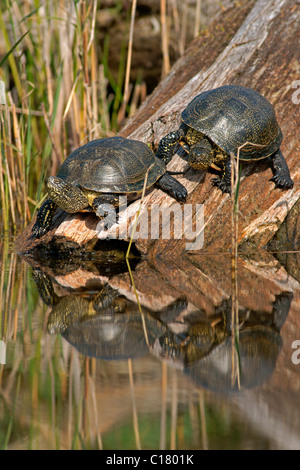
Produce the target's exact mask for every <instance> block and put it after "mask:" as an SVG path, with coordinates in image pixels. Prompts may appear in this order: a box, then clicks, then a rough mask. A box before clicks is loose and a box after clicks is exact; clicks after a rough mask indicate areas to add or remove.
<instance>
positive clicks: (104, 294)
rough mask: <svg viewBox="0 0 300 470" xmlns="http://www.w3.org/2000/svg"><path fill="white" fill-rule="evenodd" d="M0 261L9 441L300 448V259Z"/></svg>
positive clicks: (0, 367) (45, 445)
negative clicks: (235, 305) (234, 272)
mask: <svg viewBox="0 0 300 470" xmlns="http://www.w3.org/2000/svg"><path fill="white" fill-rule="evenodd" d="M295 256H296V255H295ZM297 256H298V255H297ZM295 259H296V258H294V260H295ZM1 261H2V265H1V280H0V282H1V291H0V292H1V311H2V315H1V329H0V331H1V343H0V345H1V349H0V358H1V364H0V390H1V400H0V404H1V408H0V409H1V412H0V416H1V427H0V445H1V448H2V449H33V450H35V449H106V450H110V449H114V450H117V449H120V450H121V449H177V450H184V449H299V448H300V410H299V405H298V403H299V389H300V376H299V371H300V364H298V363H297V362H298V357H299V359H300V354H299V356H297V344H298V343H295V341H297V340H300V327H299V318H298V317H299V306H300V296H299V293H300V285H299V278H298V279H297V269H294V268H293V271H292V272H293V276H292V275H291V274H289V272H288V271H289V269H288V266H285V267H283V265H281V264H280V262H279V261H278V259H276V258H275V257H274V256H272V255H270V254H265V253H264V254H262V256H256V257H255V258H254V259H251V258H249V257H248V258H246V257H241V258H240V259H239V264H238V288H239V290H238V301H239V319H238V322H239V330H238V337H237V338H236V340H235V342H234V341H233V337H232V335H231V332H232V329H231V328H232V324H231V318H232V317H231V312H232V302H231V279H230V270H231V261H230V257H228V255H222V256H221V255H218V256H217V255H205V254H198V255H195V256H191V257H190V258H189V260H184V262H183V261H179V260H174V266H170V264H168V263H170V261H168V263H165V262H164V261H163V260H159V261H158V262H157V265H156V266H150V265H149V264H148V263H147V261H145V260H138V261H137V260H134V261H132V263H131V265H129V267H130V270H132V271H129V270H128V269H129V268H128V266H127V264H126V263H125V262H124V260H121V261H120V262H118V265H117V267H116V269H115V270H111V269H110V268H108V266H109V264H108V263H107V260H106V261H105V262H103V263H101V260H100V261H99V256H97V257H96V259H94V258H92V259H89V260H86V259H85V260H82V259H77V260H68V262H66V260H56V261H54V262H53V261H52V262H46V263H45V265H44V266H41V265H40V264H36V265H35V263H34V262H33V261H32V260H25V259H22V258H21V257H19V256H18V255H17V254H15V253H14V250H13V243H9V244H7V243H4V242H2V245H1ZM75 261H76V262H75ZM187 263H189V264H187ZM131 266H132V267H131ZM170 273H171V274H170ZM299 344H300V343H299ZM298 348H299V346H298Z"/></svg>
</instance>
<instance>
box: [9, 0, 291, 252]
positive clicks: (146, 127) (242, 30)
mask: <svg viewBox="0 0 300 470" xmlns="http://www.w3.org/2000/svg"><path fill="white" fill-rule="evenodd" d="M240 3H241V7H240V9H239V7H236V8H232V9H230V10H229V11H227V13H226V15H225V16H224V18H223V19H222V18H220V22H219V24H218V26H219V27H217V25H215V26H214V29H213V30H211V29H208V30H207V32H206V35H207V36H205V37H204V38H203V36H200V37H199V38H197V39H196V40H195V41H194V42H193V43H192V44H191V46H190V47H189V49H188V50H187V51H186V54H185V57H184V58H182V59H181V60H180V61H179V63H177V64H175V66H174V68H173V69H172V71H171V73H170V76H169V77H167V78H166V80H165V81H164V82H162V84H161V85H160V86H159V87H158V89H157V90H156V91H155V92H154V94H153V97H152V98H151V97H150V98H149V100H148V101H147V103H146V104H145V105H144V106H143V108H142V109H141V110H140V111H139V112H138V113H137V115H136V117H133V118H132V119H131V120H130V121H129V122H128V123H127V124H126V125H125V126H124V128H123V129H122V131H121V132H120V134H121V135H123V136H125V137H130V138H134V139H139V140H142V141H144V142H147V143H148V144H151V146H152V148H153V149H154V150H155V149H156V148H157V145H158V142H159V140H160V139H161V138H162V137H163V136H164V135H166V134H167V133H168V132H170V131H171V130H174V129H176V128H177V127H178V125H179V123H180V114H181V111H182V110H183V108H184V107H185V106H186V105H187V104H188V103H189V102H190V101H191V100H192V99H193V98H194V97H195V96H196V95H197V94H199V93H200V92H202V91H204V90H208V89H211V88H215V87H218V86H221V85H224V84H238V85H243V86H248V87H251V88H254V89H256V90H257V91H259V92H260V93H261V94H263V95H264V96H265V97H266V98H267V99H268V100H269V101H270V102H271V103H272V104H273V105H274V107H275V110H276V114H277V118H278V121H279V124H280V127H281V129H282V132H283V136H284V140H283V144H282V146H281V149H282V152H283V154H284V156H285V158H286V161H287V163H288V166H289V168H290V172H291V177H292V179H293V180H294V183H295V186H294V188H293V189H291V190H288V191H281V190H280V189H274V184H273V183H272V182H269V179H270V177H271V176H272V175H271V171H270V170H269V168H268V167H267V165H266V163H265V162H259V163H256V164H255V165H253V164H250V165H247V167H245V168H244V169H243V171H242V176H241V184H240V190H239V214H240V215H239V224H238V244H239V246H240V248H241V249H242V248H243V249H245V248H247V247H249V246H250V247H251V248H252V247H255V249H257V248H262V247H265V246H266V245H267V243H268V242H269V241H270V240H271V238H272V237H273V235H274V234H275V233H276V232H277V230H278V228H279V226H280V225H281V223H282V221H283V220H284V218H285V217H286V215H287V213H288V212H289V211H290V210H291V208H292V207H293V205H294V204H295V203H296V202H297V200H298V199H299V196H300V189H299V178H300V170H299V168H298V152H299V142H298V139H297V135H298V129H299V125H300V113H299V98H298V95H297V84H298V82H297V78H298V76H299V56H298V47H297V46H298V44H299V40H300V28H299V24H300V5H298V4H295V2H293V1H289V0H273V1H272V2H269V1H266V0H258V1H256V2H240ZM246 4H247V5H246ZM231 25H232V28H231ZM224 30H225V31H228V30H230V31H232V30H234V34H233V35H232V34H229V35H228V36H226V35H224ZM205 40H206V41H207V44H205ZM221 45H222V48H223V50H222V51H221V50H220V46H221ZM216 51H218V53H217V54H216ZM210 57H213V61H212V60H209V58H210ZM206 59H207V61H206V63H204V62H205V60H206ZM208 64H209V65H208ZM176 84H177V85H176ZM186 169H187V163H186V161H185V159H184V153H183V152H181V153H180V152H178V154H177V155H176V156H175V157H174V158H173V160H172V161H171V163H170V164H169V165H168V170H170V171H175V172H182V171H185V170H186ZM176 178H178V180H179V181H180V182H182V183H183V184H184V185H185V186H186V188H187V189H188V192H189V197H188V200H187V204H189V205H191V206H193V207H197V206H196V205H197V204H198V205H199V206H200V205H202V206H203V207H204V223H203V225H202V226H201V227H200V228H199V230H198V233H197V235H198V236H199V235H200V232H202V233H203V230H204V239H203V246H202V245H201V246H200V248H202V250H204V251H208V252H218V251H223V252H224V251H228V250H230V248H231V238H230V236H228V234H229V233H230V232H231V213H232V202H231V198H230V197H229V196H228V195H223V194H222V193H221V192H220V191H219V190H218V189H216V188H213V187H212V185H211V175H210V174H209V173H202V172H200V171H195V170H192V169H188V171H187V172H185V173H184V175H180V176H179V175H178V176H176ZM154 204H155V205H157V206H162V207H163V210H165V209H168V210H169V209H170V208H171V209H172V207H174V201H173V200H172V199H171V198H170V197H168V196H166V195H165V193H163V192H161V191H159V190H153V191H151V193H150V194H148V195H146V197H145V198H144V200H143V203H142V207H141V212H140V216H141V217H143V216H144V217H145V219H142V220H146V221H147V220H148V219H147V217H148V216H147V213H148V210H149V208H150V207H151V206H153V205H154ZM139 208H140V201H136V202H135V203H133V204H131V205H130V206H129V207H128V209H127V211H128V212H126V211H125V213H124V215H125V216H124V219H123V221H122V219H121V221H120V224H119V229H120V230H121V231H122V233H127V235H126V236H125V237H124V239H126V238H127V239H128V238H130V234H131V233H132V232H131V231H127V232H126V230H127V226H128V225H127V224H128V218H127V217H126V216H127V215H128V216H129V219H130V217H131V221H132V222H134V220H135V217H136V211H137V210H138V209H139ZM198 215H199V213H198V214H197V211H194V214H193V222H194V223H195V224H196V222H197V217H198ZM32 223H34V220H33V222H32ZM97 224H98V219H97V217H96V216H95V215H94V214H72V215H70V214H66V213H64V212H63V211H61V210H58V211H57V214H56V216H55V218H54V221H53V227H52V229H51V231H50V232H48V233H47V234H46V235H45V236H44V237H42V238H41V239H40V240H34V239H31V238H30V232H31V227H32V224H30V225H29V226H28V227H27V229H26V230H25V231H24V233H23V234H22V235H21V236H20V237H19V239H18V240H17V244H16V248H17V251H19V252H21V253H24V252H26V251H29V250H31V249H33V248H34V247H36V246H38V245H40V244H44V245H45V244H47V243H49V241H50V240H52V239H53V238H57V239H60V240H61V241H62V242H63V244H65V243H71V244H72V243H75V244H78V245H79V246H86V245H87V244H90V243H92V244H93V243H96V241H97V240H98V238H99V230H97ZM122 224H123V225H122ZM142 225H143V226H142ZM146 225H147V224H140V227H137V232H136V233H137V234H138V237H137V239H136V240H135V244H136V246H137V247H138V248H139V250H140V251H142V252H143V253H147V254H148V256H149V258H156V257H157V255H158V254H160V255H166V256H170V255H171V256H172V254H173V255H178V254H180V253H183V252H185V251H186V248H187V245H186V243H187V241H188V240H187V239H186V237H185V236H184V233H183V231H182V233H181V234H179V235H178V234H177V239H176V240H174V239H172V238H174V237H172V236H171V237H170V239H169V240H168V239H162V238H161V237H160V238H158V239H155V240H153V238H151V234H150V236H148V233H147V232H148V229H147V227H146ZM160 228H161V230H162V229H163V227H162V226H161V227H160ZM160 233H161V232H160ZM108 235H109V232H108ZM173 235H174V234H173ZM103 236H104V237H106V236H107V234H104V235H103V232H101V233H100V238H101V237H103ZM198 248H199V247H198ZM192 249H193V248H192Z"/></svg>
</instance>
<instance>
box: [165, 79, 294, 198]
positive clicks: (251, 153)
mask: <svg viewBox="0 0 300 470" xmlns="http://www.w3.org/2000/svg"><path fill="white" fill-rule="evenodd" d="M181 119H182V124H181V126H180V128H179V129H178V130H177V131H174V132H171V133H170V134H167V135H166V136H165V137H164V138H163V139H162V140H161V141H160V143H159V148H158V153H157V155H158V156H159V157H160V158H162V159H163V161H164V162H165V163H166V164H167V163H168V162H169V161H170V160H171V158H172V156H173V155H174V153H175V147H176V144H177V143H178V142H182V143H183V147H184V148H185V150H186V151H187V152H188V162H189V164H190V166H191V167H192V168H195V169H199V170H207V169H208V168H209V167H214V168H215V169H217V170H221V171H222V175H221V176H218V177H216V178H214V180H213V184H214V186H216V187H218V188H220V189H221V191H222V192H223V193H224V192H228V193H230V189H231V162H230V156H231V155H232V156H234V157H237V156H238V155H239V159H240V160H245V161H250V162H251V161H254V160H261V159H264V158H268V157H269V159H270V163H271V166H272V170H273V178H271V181H274V183H275V185H276V187H280V188H282V189H290V188H292V187H293V185H294V183H293V181H292V180H291V177H290V173H289V169H288V166H287V164H286V161H285V159H284V157H283V155H282V153H281V151H280V148H279V147H280V144H281V142H282V133H281V130H280V127H279V125H278V123H277V120H276V116H275V112H274V108H273V106H272V105H271V104H270V103H269V101H268V100H267V99H266V98H264V97H263V96H262V95H261V94H260V93H258V92H257V91H254V90H252V89H250V88H245V87H241V86H233V85H227V86H222V87H220V88H215V89H213V90H209V91H205V92H203V93H201V94H200V95H198V96H196V97H195V98H194V99H193V100H192V101H191V102H190V104H189V105H188V106H187V107H186V108H185V109H184V111H183V112H182V114H181Z"/></svg>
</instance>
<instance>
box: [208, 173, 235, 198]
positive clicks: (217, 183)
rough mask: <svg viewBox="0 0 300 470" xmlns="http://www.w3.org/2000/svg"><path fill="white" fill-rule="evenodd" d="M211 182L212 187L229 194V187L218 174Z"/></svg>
mask: <svg viewBox="0 0 300 470" xmlns="http://www.w3.org/2000/svg"><path fill="white" fill-rule="evenodd" d="M212 184H213V186H214V187H216V188H219V189H220V190H221V191H222V193H223V194H225V193H227V194H231V187H230V186H228V185H227V184H226V183H225V181H224V180H223V179H222V178H220V177H218V176H217V177H216V178H213V179H212Z"/></svg>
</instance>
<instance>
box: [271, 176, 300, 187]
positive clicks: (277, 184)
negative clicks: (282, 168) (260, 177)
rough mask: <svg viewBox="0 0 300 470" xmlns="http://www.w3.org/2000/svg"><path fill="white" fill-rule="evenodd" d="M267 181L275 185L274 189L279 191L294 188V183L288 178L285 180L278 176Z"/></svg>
mask: <svg viewBox="0 0 300 470" xmlns="http://www.w3.org/2000/svg"><path fill="white" fill-rule="evenodd" d="M269 181H272V182H273V183H275V187H276V188H280V189H292V188H293V187H294V182H293V181H292V180H291V179H290V178H289V179H286V178H283V177H281V176H280V175H274V176H272V178H270V179H269Z"/></svg>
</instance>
